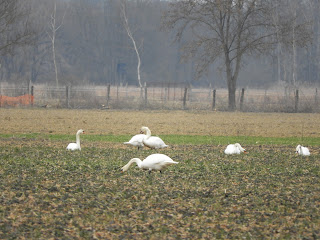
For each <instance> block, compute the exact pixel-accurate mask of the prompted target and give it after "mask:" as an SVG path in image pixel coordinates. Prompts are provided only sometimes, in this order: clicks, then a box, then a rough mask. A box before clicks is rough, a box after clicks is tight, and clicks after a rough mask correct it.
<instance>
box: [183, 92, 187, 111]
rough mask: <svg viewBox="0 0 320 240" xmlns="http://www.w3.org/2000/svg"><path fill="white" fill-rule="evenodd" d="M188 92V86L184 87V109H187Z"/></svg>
mask: <svg viewBox="0 0 320 240" xmlns="http://www.w3.org/2000/svg"><path fill="white" fill-rule="evenodd" d="M187 93H188V88H187V87H186V88H185V89H184V94H183V109H186V104H187Z"/></svg>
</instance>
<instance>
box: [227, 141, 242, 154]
mask: <svg viewBox="0 0 320 240" xmlns="http://www.w3.org/2000/svg"><path fill="white" fill-rule="evenodd" d="M241 152H246V150H245V149H244V148H243V147H241V145H240V144H239V143H235V144H229V145H228V146H227V148H226V149H225V150H224V153H225V154H240V153H241Z"/></svg>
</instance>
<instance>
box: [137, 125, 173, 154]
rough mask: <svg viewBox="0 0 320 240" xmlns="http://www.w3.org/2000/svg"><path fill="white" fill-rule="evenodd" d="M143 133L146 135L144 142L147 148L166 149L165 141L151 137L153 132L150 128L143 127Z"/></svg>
mask: <svg viewBox="0 0 320 240" xmlns="http://www.w3.org/2000/svg"><path fill="white" fill-rule="evenodd" d="M141 133H145V134H146V135H145V137H144V138H143V140H142V142H143V144H144V145H145V146H147V147H149V148H154V149H159V148H166V147H168V145H166V144H165V143H164V142H163V140H162V139H161V138H159V137H155V136H151V131H150V129H149V128H148V127H142V128H141Z"/></svg>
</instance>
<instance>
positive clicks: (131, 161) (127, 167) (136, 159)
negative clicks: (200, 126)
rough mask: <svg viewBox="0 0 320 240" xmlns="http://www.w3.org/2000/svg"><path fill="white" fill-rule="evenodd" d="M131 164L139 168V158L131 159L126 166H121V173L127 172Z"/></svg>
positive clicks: (140, 162)
mask: <svg viewBox="0 0 320 240" xmlns="http://www.w3.org/2000/svg"><path fill="white" fill-rule="evenodd" d="M132 163H136V164H137V165H138V167H139V168H141V165H142V161H141V160H140V159H139V158H132V159H131V160H130V161H129V162H128V163H127V164H126V165H124V166H123V168H122V171H124V172H125V171H127V170H128V169H129V167H130V166H131V164H132Z"/></svg>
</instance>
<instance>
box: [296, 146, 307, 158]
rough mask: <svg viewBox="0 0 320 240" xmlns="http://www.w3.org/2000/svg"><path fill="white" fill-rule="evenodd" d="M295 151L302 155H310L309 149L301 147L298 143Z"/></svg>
mask: <svg viewBox="0 0 320 240" xmlns="http://www.w3.org/2000/svg"><path fill="white" fill-rule="evenodd" d="M296 153H298V154H299V155H303V156H310V151H309V149H308V148H307V147H303V146H301V145H298V146H297V148H296Z"/></svg>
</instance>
